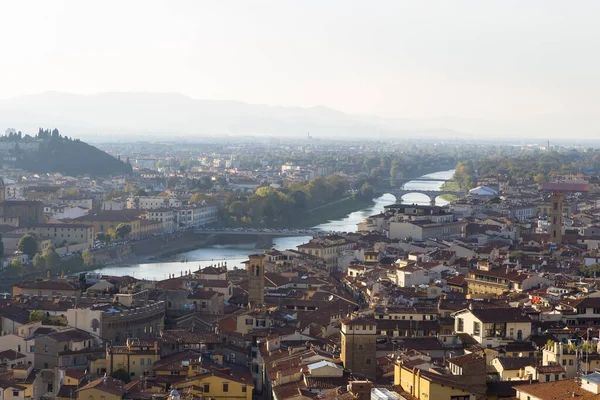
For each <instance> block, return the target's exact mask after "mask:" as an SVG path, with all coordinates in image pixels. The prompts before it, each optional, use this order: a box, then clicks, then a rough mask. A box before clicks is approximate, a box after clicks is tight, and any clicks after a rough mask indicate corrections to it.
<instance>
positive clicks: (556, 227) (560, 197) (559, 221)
mask: <svg viewBox="0 0 600 400" xmlns="http://www.w3.org/2000/svg"><path fill="white" fill-rule="evenodd" d="M563 201H564V194H563V193H561V192H554V193H552V197H551V200H550V203H551V206H550V241H552V243H554V244H561V243H562V228H563Z"/></svg>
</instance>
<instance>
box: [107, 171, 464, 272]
mask: <svg viewBox="0 0 600 400" xmlns="http://www.w3.org/2000/svg"><path fill="white" fill-rule="evenodd" d="M453 174H454V170H449V171H439V172H435V173H432V174H427V175H423V177H421V178H425V179H426V180H418V179H415V180H413V181H409V182H406V183H405V184H404V188H405V189H410V190H414V191H415V192H418V191H419V190H424V191H427V190H439V188H440V186H441V185H442V184H443V182H444V181H445V180H448V179H450V178H451V177H452V175H453ZM436 178H437V179H439V181H435V180H432V179H436ZM373 201H374V202H375V204H374V205H373V206H371V207H367V208H364V209H362V210H358V211H355V212H352V213H350V214H348V215H347V216H346V217H344V218H340V219H337V220H333V221H327V222H324V223H322V224H320V225H317V226H315V227H313V229H315V230H320V231H333V232H355V231H356V229H357V224H358V223H359V222H361V221H362V220H364V219H365V218H367V217H368V216H370V215H374V214H379V213H380V212H382V211H383V210H384V207H385V206H387V205H391V204H395V203H396V202H399V201H400V199H396V197H394V196H393V195H391V194H389V193H387V194H384V195H382V196H380V197H377V198H376V199H373ZM402 202H403V203H406V204H424V205H429V204H430V199H429V197H427V196H426V195H420V194H418V193H410V194H406V195H404V196H403V197H402ZM436 204H437V205H445V204H448V202H447V201H445V200H443V199H440V198H437V199H436ZM311 238H312V236H311V235H297V236H287V237H276V238H274V240H273V248H274V249H278V250H285V249H296V246H298V245H300V244H303V243H306V242H308V241H309V240H310V239H311ZM257 251H259V250H257V248H256V243H243V244H233V245H232V244H228V245H213V246H210V247H204V248H200V249H196V250H192V251H188V252H185V253H181V254H177V255H175V256H172V257H170V258H169V259H167V260H165V261H164V262H154V263H150V262H148V263H140V264H125V265H116V266H110V267H106V268H103V269H101V270H98V272H101V273H103V274H106V275H130V276H133V277H135V278H138V279H151V280H161V279H166V278H167V277H168V275H169V274H175V276H179V274H180V271H184V270H186V271H187V270H190V269H191V270H192V271H195V270H197V269H199V268H203V267H207V266H209V265H217V264H218V263H223V262H225V261H227V268H229V269H232V268H236V267H237V268H244V267H245V264H243V262H244V261H247V260H248V254H252V253H256V252H257ZM184 259H185V260H188V262H187V263H182V262H181V260H184Z"/></svg>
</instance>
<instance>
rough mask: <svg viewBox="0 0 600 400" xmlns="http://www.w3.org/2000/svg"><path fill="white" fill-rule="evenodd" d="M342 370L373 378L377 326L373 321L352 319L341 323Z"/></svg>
mask: <svg viewBox="0 0 600 400" xmlns="http://www.w3.org/2000/svg"><path fill="white" fill-rule="evenodd" d="M341 341H342V351H341V354H340V357H341V359H342V362H343V363H344V368H345V369H347V370H349V371H352V373H354V374H359V375H364V376H365V377H367V378H373V379H374V378H375V376H376V371H377V355H376V354H377V325H376V322H375V320H374V319H372V318H367V317H353V318H348V319H346V320H343V321H342V328H341Z"/></svg>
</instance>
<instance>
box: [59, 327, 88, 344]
mask: <svg viewBox="0 0 600 400" xmlns="http://www.w3.org/2000/svg"><path fill="white" fill-rule="evenodd" d="M48 337H49V338H51V339H52V340H54V341H56V342H66V341H75V342H82V341H84V340H92V339H94V337H93V336H92V335H91V334H89V333H87V332H86V331H83V330H81V329H69V330H66V331H58V332H53V333H50V334H49V335H48Z"/></svg>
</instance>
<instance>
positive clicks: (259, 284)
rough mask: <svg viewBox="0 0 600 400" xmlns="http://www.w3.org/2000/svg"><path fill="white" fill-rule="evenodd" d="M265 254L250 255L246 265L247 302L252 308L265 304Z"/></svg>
mask: <svg viewBox="0 0 600 400" xmlns="http://www.w3.org/2000/svg"><path fill="white" fill-rule="evenodd" d="M266 257H267V256H266V255H265V254H252V255H250V256H249V258H250V261H249V262H248V264H247V265H246V271H248V302H249V303H250V304H251V305H253V306H261V305H263V304H265V259H266Z"/></svg>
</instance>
